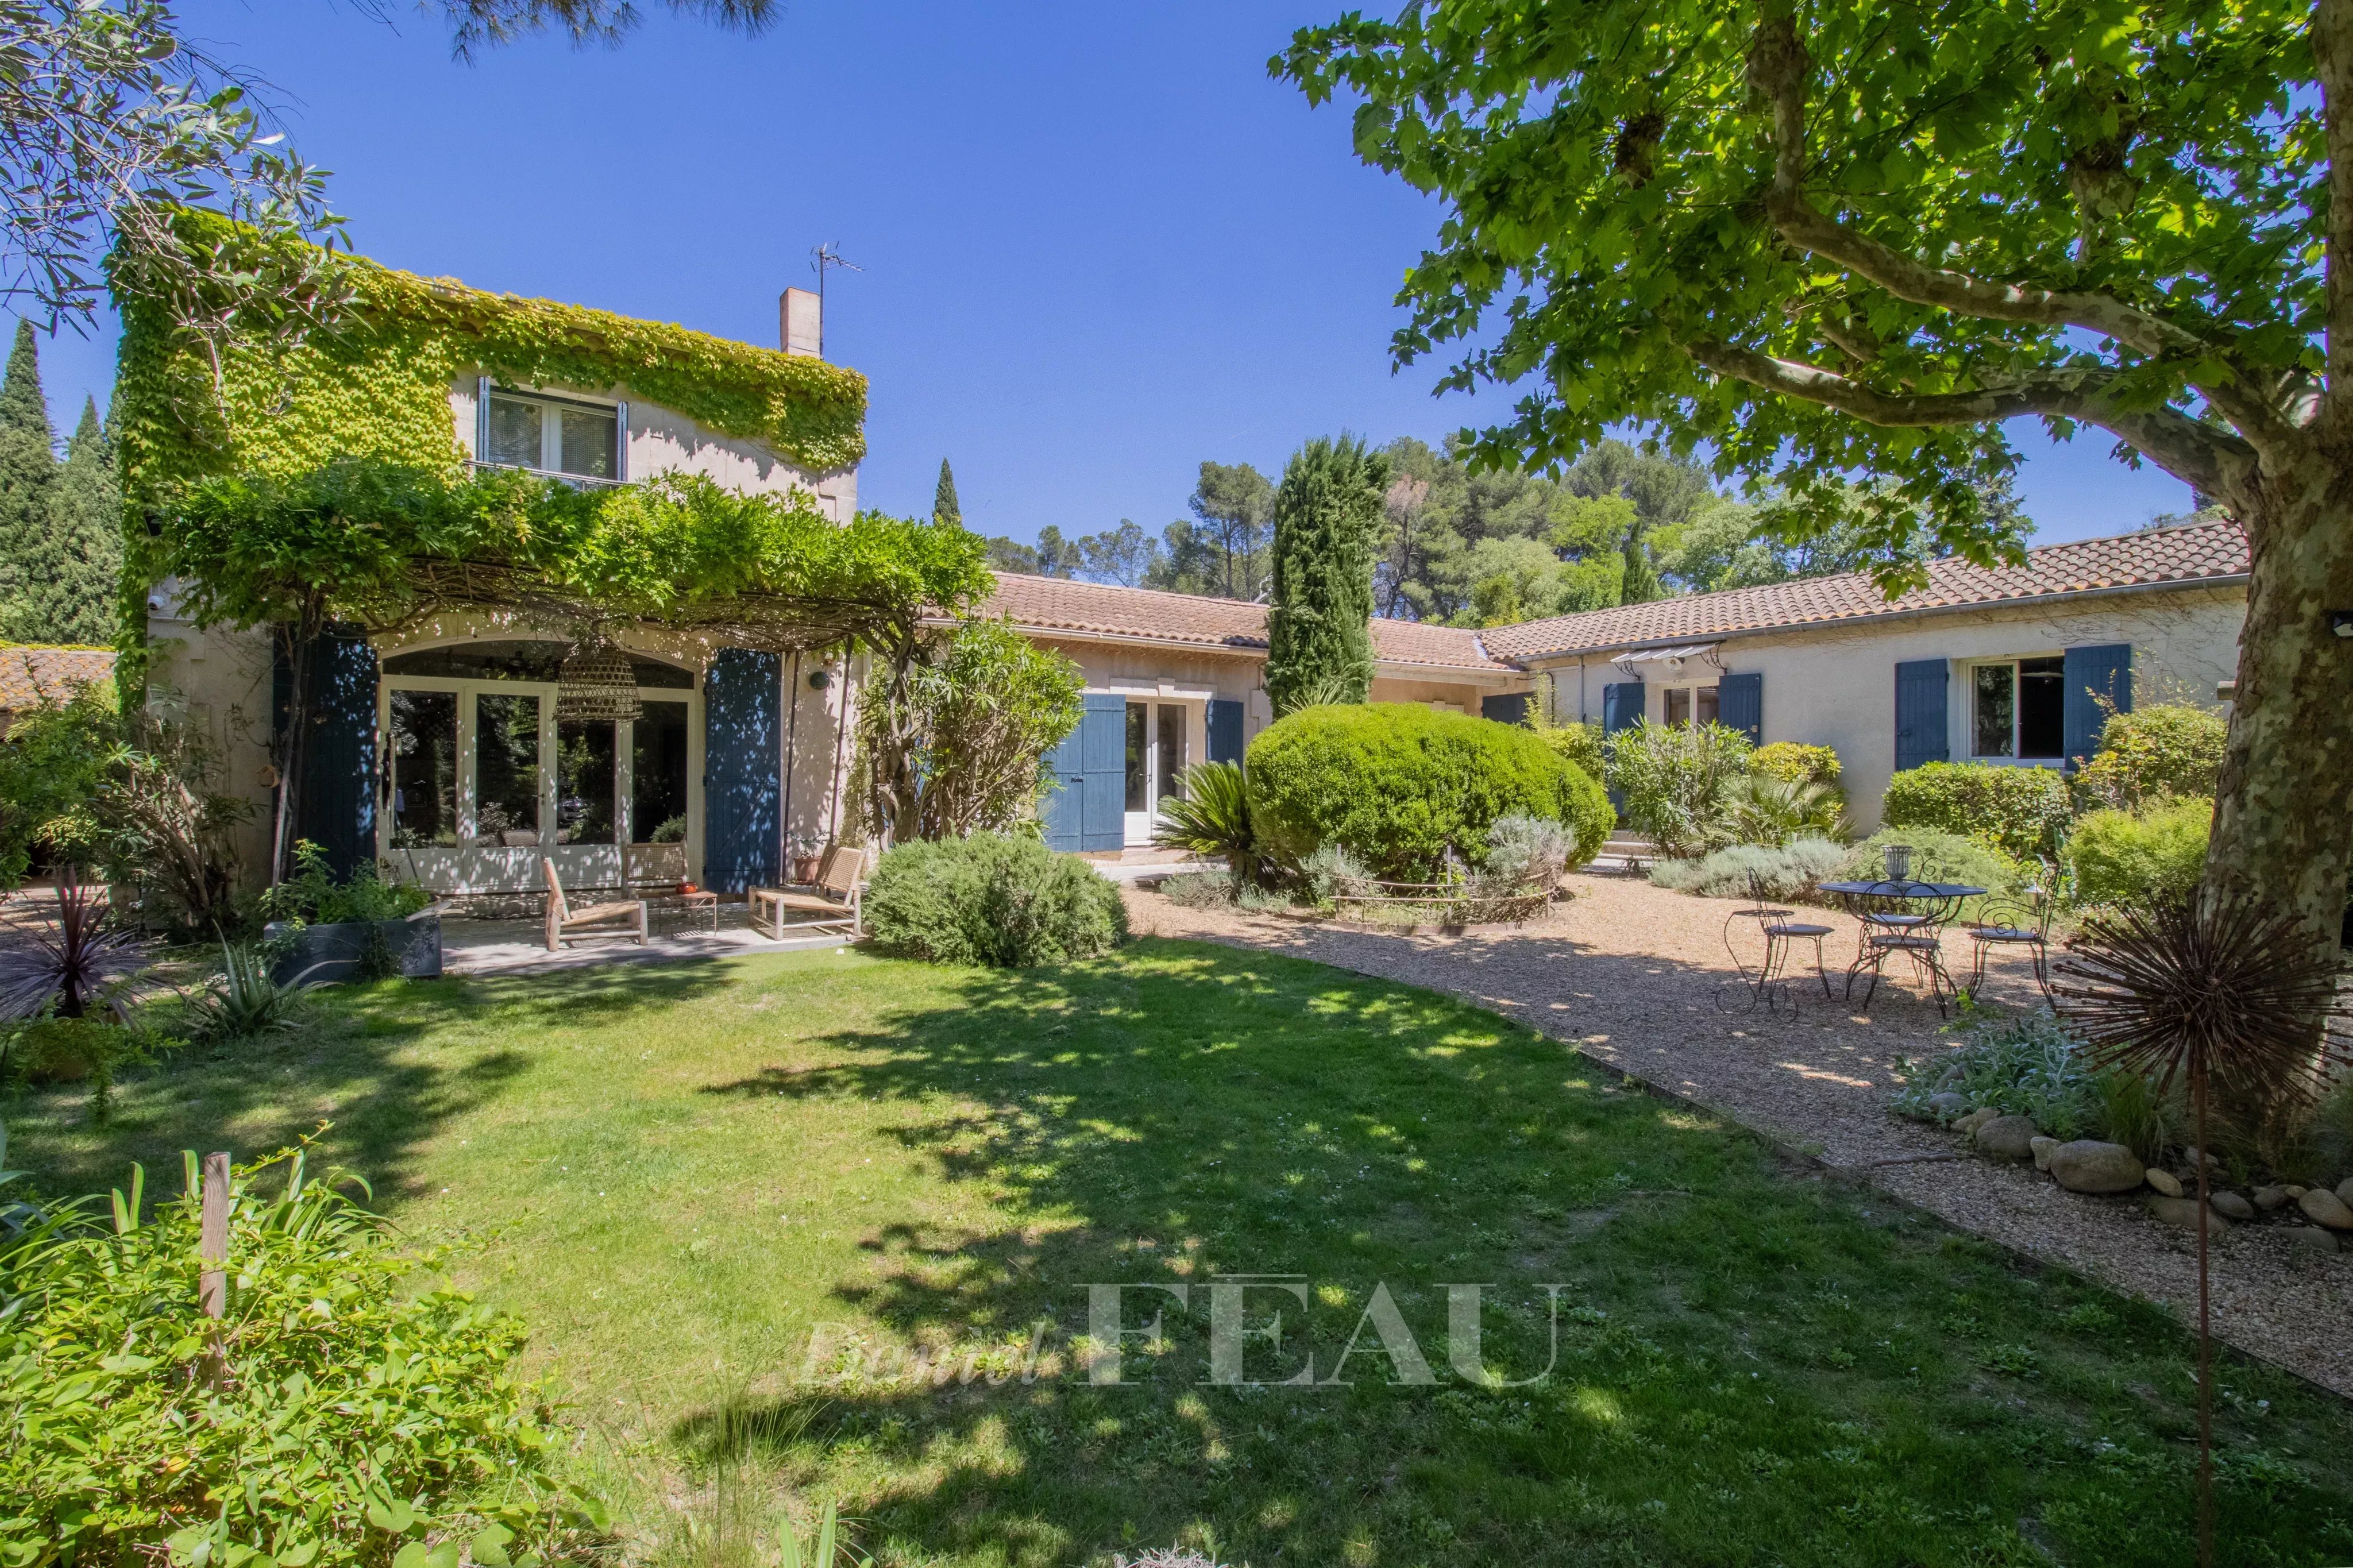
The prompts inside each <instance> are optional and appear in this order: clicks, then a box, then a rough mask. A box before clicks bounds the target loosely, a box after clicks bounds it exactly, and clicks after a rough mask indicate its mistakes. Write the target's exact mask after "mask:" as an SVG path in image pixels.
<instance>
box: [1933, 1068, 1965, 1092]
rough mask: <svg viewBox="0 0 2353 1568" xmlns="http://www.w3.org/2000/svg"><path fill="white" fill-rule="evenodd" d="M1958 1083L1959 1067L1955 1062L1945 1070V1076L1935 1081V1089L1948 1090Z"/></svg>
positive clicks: (1959, 1078) (1959, 1077) (1959, 1079)
mask: <svg viewBox="0 0 2353 1568" xmlns="http://www.w3.org/2000/svg"><path fill="white" fill-rule="evenodd" d="M1960 1081H1961V1067H1960V1064H1959V1063H1958V1062H1955V1063H1954V1064H1953V1065H1952V1066H1951V1067H1948V1068H1946V1069H1945V1075H1944V1076H1943V1077H1942V1078H1940V1079H1937V1080H1936V1087H1937V1088H1938V1089H1950V1088H1952V1087H1953V1085H1955V1084H1957V1083H1958V1082H1960Z"/></svg>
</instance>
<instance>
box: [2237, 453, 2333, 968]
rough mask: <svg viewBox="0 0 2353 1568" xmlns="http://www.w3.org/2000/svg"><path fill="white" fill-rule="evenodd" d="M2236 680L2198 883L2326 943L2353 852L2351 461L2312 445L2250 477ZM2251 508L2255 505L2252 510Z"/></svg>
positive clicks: (2243, 508)
mask: <svg viewBox="0 0 2353 1568" xmlns="http://www.w3.org/2000/svg"><path fill="white" fill-rule="evenodd" d="M2252 488H2253V489H2255V490H2256V492H2257V493H2256V494H2255V495H2254V496H2253V498H2248V499H2251V500H2252V501H2253V507H2252V509H2250V508H2249V507H2248V506H2247V505H2245V504H2243V503H2242V506H2241V511H2242V517H2241V522H2242V526H2244V527H2245V528H2246V530H2247V535H2248V539H2249V541H2250V542H2251V543H2252V545H2253V557H2254V561H2253V577H2252V579H2251V580H2250V581H2249V583H2248V584H2247V619H2246V626H2245V628H2244V630H2243V631H2242V633H2241V634H2240V640H2239V679H2238V689H2237V691H2236V694H2235V698H2234V700H2233V702H2232V710H2231V739H2230V749H2229V751H2228V752H2227V753H2226V754H2225V756H2224V759H2223V763H2222V782H2221V790H2220V791H2219V792H2218V794H2219V799H2218V801H2217V806H2216V811H2215V817H2214V836H2213V839H2212V843H2211V847H2210V848H2209V850H2208V852H2207V858H2206V886H2207V888H2208V889H2210V890H2213V891H2232V892H2243V893H2248V894H2252V895H2253V896H2254V897H2256V898H2259V899H2261V900H2264V901H2265V902H2267V903H2270V904H2272V905H2274V907H2278V908H2282V909H2284V910H2287V911H2290V912H2293V913H2294V914H2295V915H2296V916H2297V917H2298V918H2299V919H2300V920H2301V921H2303V922H2304V924H2305V926H2306V929H2307V930H2309V931H2310V932H2311V933H2312V939H2313V942H2314V944H2315V945H2316V946H2321V945H2324V944H2325V945H2326V946H2327V948H2329V949H2330V950H2332V951H2333V950H2334V949H2335V947H2336V945H2337V937H2338V932H2339V931H2340V929H2341V926H2342V923H2343V919H2344V912H2345V901H2346V900H2345V895H2346V874H2347V869H2348V863H2353V638H2342V637H2337V635H2336V634H2335V633H2334V632H2333V631H2331V629H2330V627H2329V612H2330V611H2331V610H2348V611H2353V464H2348V462H2346V461H2343V460H2340V459H2339V458H2338V455H2337V454H2334V453H2324V452H2320V451H2315V452H2314V454H2313V455H2312V456H2311V457H2310V458H2307V459H2306V461H2305V462H2303V463H2302V464H2300V465H2299V466H2298V467H2297V468H2295V469H2293V470H2290V471H2286V472H2276V471H2271V470H2270V468H2269V466H2268V465H2266V471H2265V472H2264V474H2263V477H2262V478H2261V479H2260V480H2259V481H2258V482H2257V485H2256V486H2254V487H2252ZM2250 510H2252V513H2253V514H2252V515H2249V512H2250Z"/></svg>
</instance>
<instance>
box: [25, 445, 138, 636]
mask: <svg viewBox="0 0 2353 1568" xmlns="http://www.w3.org/2000/svg"><path fill="white" fill-rule="evenodd" d="M26 575H27V576H28V578H29V579H30V581H29V583H28V584H27V585H26V594H25V597H24V600H23V603H24V604H25V605H26V612H27V613H26V616H25V629H24V631H23V633H22V635H23V637H24V639H25V640H26V641H27V642H58V643H92V644H98V645H101V646H111V645H112V643H113V642H114V636H115V631H116V626H117V622H118V620H119V618H120V611H119V609H118V607H117V587H118V584H119V581H120V579H121V575H122V490H121V485H120V483H119V481H118V480H117V479H116V477H115V472H114V436H113V432H112V431H111V429H109V428H108V427H107V426H103V425H101V424H100V423H99V418H98V404H97V402H96V401H95V400H93V399H84V400H83V403H82V407H81V423H80V425H79V426H76V428H75V430H74V433H73V440H72V441H71V442H70V443H69V445H68V446H67V447H66V460H65V466H64V467H63V468H60V469H58V478H57V482H56V483H55V484H54V485H52V486H50V488H49V517H48V526H47V528H46V529H44V530H42V531H40V532H38V533H37V534H36V535H35V537H34V538H33V540H32V541H31V547H30V548H29V549H28V550H27V552H26Z"/></svg>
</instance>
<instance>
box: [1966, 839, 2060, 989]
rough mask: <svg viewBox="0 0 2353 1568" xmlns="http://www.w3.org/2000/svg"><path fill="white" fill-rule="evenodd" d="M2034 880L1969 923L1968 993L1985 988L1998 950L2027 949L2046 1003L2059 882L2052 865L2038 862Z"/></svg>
mask: <svg viewBox="0 0 2353 1568" xmlns="http://www.w3.org/2000/svg"><path fill="white" fill-rule="evenodd" d="M2035 866H2036V868H2037V871H2036V875H2035V879H2034V880H2033V881H2032V882H2030V883H2029V884H2027V885H2026V886H2025V887H2023V888H2021V889H2019V890H2018V891H2017V892H2016V893H2015V894H2013V895H2011V896H2010V897H2007V898H1989V899H1987V900H1985V902H1984V904H1983V905H1982V906H1980V907H1979V909H1978V918H1977V919H1976V920H1975V921H1971V922H1970V923H1969V928H1968V931H1969V944H1970V946H1971V947H1972V948H1973V949H1974V950H1975V952H1974V957H1973V960H1972V962H1971V963H1970V965H1969V991H1970V992H1971V994H1975V993H1976V992H1977V990H1978V987H1979V986H1981V985H1983V984H1985V971H1986V959H1987V958H1988V957H1989V955H1990V954H1991V953H1992V952H1993V950H1994V949H1995V948H1997V947H2000V948H2005V949H2010V950H2015V949H2018V948H2021V947H2022V948H2024V949H2025V950H2026V951H2027V952H2028V953H2029V955H2031V958H2032V959H2033V963H2034V984H2036V985H2038V986H2040V987H2042V994H2043V996H2044V997H2045V998H2046V999H2047V998H2048V997H2049V996H2050V994H2051V916H2052V911H2053V910H2055V909H2056V908H2057V907H2058V903H2059V900H2058V898H2057V897H2056V896H2055V894H2054V892H2053V891H2052V884H2053V883H2054V882H2055V881H2056V880H2057V878H2056V877H2055V876H2054V875H2053V872H2052V865H2051V862H2050V861H2048V860H2045V859H2042V858H2039V857H2038V858H2036V860H2035Z"/></svg>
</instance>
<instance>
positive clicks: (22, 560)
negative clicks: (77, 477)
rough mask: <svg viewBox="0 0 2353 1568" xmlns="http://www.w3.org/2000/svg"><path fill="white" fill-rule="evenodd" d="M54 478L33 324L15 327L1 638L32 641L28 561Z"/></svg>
mask: <svg viewBox="0 0 2353 1568" xmlns="http://www.w3.org/2000/svg"><path fill="white" fill-rule="evenodd" d="M57 477H58V438H57V432H56V430H54V429H53V428H52V427H51V426H50V425H49V403H48V399H47V397H46V396H44V395H42V392H41V363H40V351H39V350H38V349H37V347H35V346H34V342H33V323H32V322H30V321H18V322H17V323H16V347H15V348H14V349H12V350H10V351H9V353H8V370H7V374H5V376H0V634H5V635H6V636H8V637H13V638H16V640H18V641H26V640H31V634H32V632H33V629H34V628H33V624H32V620H33V617H32V606H31V605H29V604H28V603H27V595H28V594H29V592H30V590H31V588H32V586H33V582H34V577H33V570H32V559H33V556H34V554H35V552H36V551H37V542H38V541H39V540H40V539H41V538H42V537H43V536H44V535H46V534H47V532H48V530H49V492H50V490H51V489H54V488H55V487H56V484H57Z"/></svg>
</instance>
